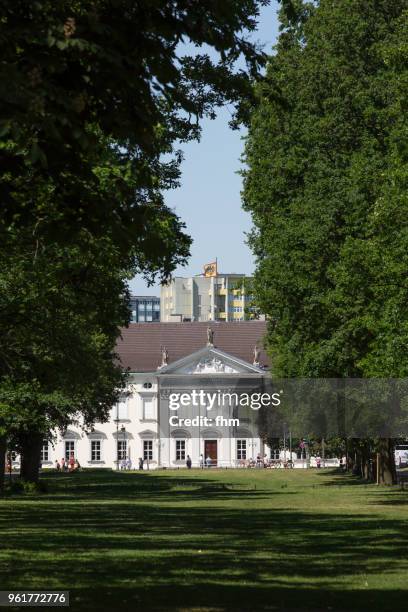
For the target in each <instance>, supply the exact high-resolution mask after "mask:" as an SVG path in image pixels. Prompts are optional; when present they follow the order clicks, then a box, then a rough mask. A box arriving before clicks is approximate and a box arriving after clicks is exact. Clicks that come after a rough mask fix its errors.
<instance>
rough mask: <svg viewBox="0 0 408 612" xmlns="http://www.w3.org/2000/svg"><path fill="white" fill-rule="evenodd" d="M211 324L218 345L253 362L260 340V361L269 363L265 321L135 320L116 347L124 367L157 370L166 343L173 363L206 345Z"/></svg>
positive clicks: (231, 353) (139, 370) (137, 370)
mask: <svg viewBox="0 0 408 612" xmlns="http://www.w3.org/2000/svg"><path fill="white" fill-rule="evenodd" d="M207 327H211V329H212V330H213V332H214V346H215V347H216V348H218V349H220V350H221V351H224V352H225V353H229V354H230V355H233V356H234V357H238V358H239V359H242V360H243V361H247V362H249V363H252V362H253V349H254V346H255V344H256V343H257V344H258V346H259V348H260V349H261V355H260V359H259V361H260V364H261V365H263V366H269V360H268V357H267V355H266V353H265V350H264V349H263V337H264V335H265V333H266V322H265V321H239V322H238V321H237V322H228V323H227V322H221V321H220V322H218V321H210V322H208V323H197V322H194V323H131V324H130V325H129V327H128V328H126V329H123V330H122V338H121V339H120V340H119V341H118V344H117V348H116V350H117V352H118V354H119V356H120V359H121V362H122V365H123V367H124V368H129V369H130V370H131V371H132V372H153V371H155V370H156V369H157V367H158V366H159V365H160V363H161V350H162V347H163V346H165V347H166V348H167V350H168V352H169V364H171V363H173V362H174V361H177V360H178V359H181V358H182V357H187V355H191V353H194V352H195V351H198V350H200V349H202V348H203V347H205V346H206V344H207Z"/></svg>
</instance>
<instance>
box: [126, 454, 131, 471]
mask: <svg viewBox="0 0 408 612" xmlns="http://www.w3.org/2000/svg"><path fill="white" fill-rule="evenodd" d="M126 469H127V470H131V469H132V460H131V458H130V457H128V460H127V461H126Z"/></svg>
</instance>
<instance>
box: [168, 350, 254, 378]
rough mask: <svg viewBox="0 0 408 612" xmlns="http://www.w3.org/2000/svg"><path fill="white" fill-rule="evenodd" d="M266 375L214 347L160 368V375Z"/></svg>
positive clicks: (249, 364)
mask: <svg viewBox="0 0 408 612" xmlns="http://www.w3.org/2000/svg"><path fill="white" fill-rule="evenodd" d="M260 373H262V374H264V373H265V372H264V370H262V369H261V368H259V367H258V366H256V365H253V364H251V363H247V362H246V361H243V360H242V359H238V358H237V357H234V356H233V355H230V354H228V353H225V352H224V351H221V350H219V349H217V348H215V347H213V346H206V347H204V348H202V349H200V350H199V351H196V352H195V353H191V355H187V356H186V357H183V358H182V359H179V360H178V361H175V362H174V363H171V364H169V365H167V366H164V367H162V368H159V370H158V374H159V375H160V374H186V375H195V374H197V375H200V376H202V375H203V374H231V375H233V374H260Z"/></svg>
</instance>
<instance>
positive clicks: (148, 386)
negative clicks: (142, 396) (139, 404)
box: [143, 382, 152, 389]
mask: <svg viewBox="0 0 408 612" xmlns="http://www.w3.org/2000/svg"><path fill="white" fill-rule="evenodd" d="M143 388H144V389H151V388H152V383H151V382H145V383H143Z"/></svg>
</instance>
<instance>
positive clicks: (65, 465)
mask: <svg viewBox="0 0 408 612" xmlns="http://www.w3.org/2000/svg"><path fill="white" fill-rule="evenodd" d="M55 469H56V470H57V472H78V471H79V470H80V469H81V466H80V465H79V461H78V459H75V457H74V455H71V456H70V458H69V459H68V461H66V459H65V458H64V457H62V459H61V461H58V459H56V460H55Z"/></svg>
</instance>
